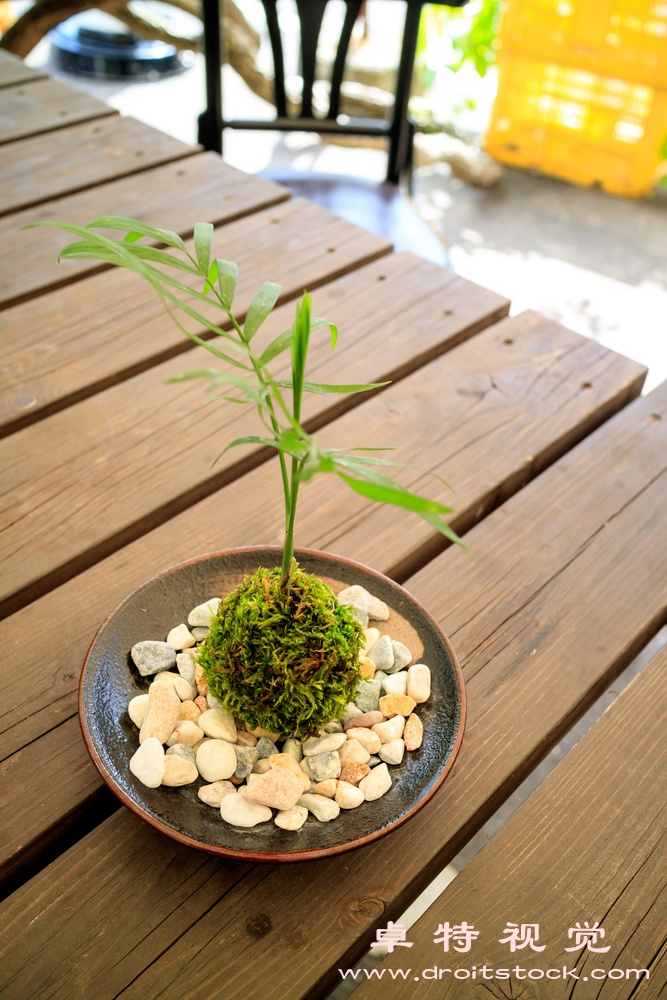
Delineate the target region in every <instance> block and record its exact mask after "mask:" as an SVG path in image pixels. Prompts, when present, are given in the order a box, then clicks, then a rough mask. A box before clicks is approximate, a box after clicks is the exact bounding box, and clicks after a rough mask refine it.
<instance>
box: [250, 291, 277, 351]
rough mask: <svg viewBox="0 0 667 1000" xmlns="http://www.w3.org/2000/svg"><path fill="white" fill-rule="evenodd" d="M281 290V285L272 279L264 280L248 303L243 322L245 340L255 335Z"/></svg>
mask: <svg viewBox="0 0 667 1000" xmlns="http://www.w3.org/2000/svg"><path fill="white" fill-rule="evenodd" d="M281 291H282V285H276V284H275V282H273V281H265V282H264V284H263V285H262V287H261V288H260V290H259V291H258V292H257V294H256V295H255V297H254V299H253V300H252V302H251V303H250V306H249V308H248V312H247V315H246V318H245V323H244V324H243V333H244V335H245V339H246V340H252V338H253V337H254V336H255V334H256V333H257V331H258V330H259V328H260V326H261V325H262V323H263V322H264V320H265V319H266V317H267V316H268V315H269V313H270V312H271V310H272V309H273V307H274V306H275V304H276V302H277V301H278V296H279V295H280V293H281Z"/></svg>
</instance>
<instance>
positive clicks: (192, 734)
mask: <svg viewBox="0 0 667 1000" xmlns="http://www.w3.org/2000/svg"><path fill="white" fill-rule="evenodd" d="M203 738H204V730H203V729H201V728H200V727H199V726H198V725H197V723H196V722H192V721H191V720H190V719H179V721H178V723H177V724H176V728H175V729H174V731H173V732H172V734H171V736H170V737H169V738H168V739H167V740H165V742H166V744H167V746H168V747H173V746H177V745H178V744H181V743H182V744H183V745H184V746H187V747H194V746H195V745H196V744H197V743H199V741H200V740H201V739H203Z"/></svg>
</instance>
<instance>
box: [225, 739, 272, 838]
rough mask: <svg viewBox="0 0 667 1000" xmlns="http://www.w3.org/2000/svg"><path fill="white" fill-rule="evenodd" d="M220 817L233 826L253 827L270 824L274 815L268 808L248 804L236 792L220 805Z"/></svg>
mask: <svg viewBox="0 0 667 1000" xmlns="http://www.w3.org/2000/svg"><path fill="white" fill-rule="evenodd" d="M227 746H230V744H229V743H228V744H227ZM220 815H221V816H222V818H223V819H224V820H225V822H226V823H231V825H232V826H244V827H251V826H257V824H258V823H266V822H268V820H270V819H271V817H272V815H273V813H272V812H271V810H270V809H269V807H268V806H261V805H259V804H258V803H257V802H248V801H247V799H245V798H244V797H243V796H242V795H241V794H240V793H239V792H235V793H234V795H225V797H224V799H223V800H222V802H221V803H220Z"/></svg>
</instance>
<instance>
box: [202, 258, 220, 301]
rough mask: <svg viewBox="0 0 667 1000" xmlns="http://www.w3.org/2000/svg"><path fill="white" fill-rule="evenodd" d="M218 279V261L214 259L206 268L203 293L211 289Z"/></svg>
mask: <svg viewBox="0 0 667 1000" xmlns="http://www.w3.org/2000/svg"><path fill="white" fill-rule="evenodd" d="M217 280H218V262H217V260H214V261H213V263H212V264H211V266H210V267H209V269H208V275H207V277H206V284H205V285H204V291H203V293H202V294H203V295H204V296H206V295H208V293H209V292H210V291H211V290H212V288H213V286H214V284H215V283H216V281H217Z"/></svg>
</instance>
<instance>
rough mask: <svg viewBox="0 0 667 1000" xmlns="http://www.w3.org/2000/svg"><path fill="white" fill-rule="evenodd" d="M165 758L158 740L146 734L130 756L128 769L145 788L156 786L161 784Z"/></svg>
mask: <svg viewBox="0 0 667 1000" xmlns="http://www.w3.org/2000/svg"><path fill="white" fill-rule="evenodd" d="M165 760H166V757H165V755H164V750H163V748H162V744H161V743H160V741H159V740H158V739H156V738H155V737H154V736H148V737H147V738H146V739H145V740H144V742H143V743H142V744H141V746H140V747H139V749H138V750H137V751H136V753H135V754H134V756H133V757H132V758H131V760H130V771H131V772H132V774H133V775H134V776H135V778H138V779H139V781H141V782H142V784H144V785H146V787H147V788H157V787H158V786H159V785H160V784H162V779H163V777H164V768H165Z"/></svg>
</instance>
